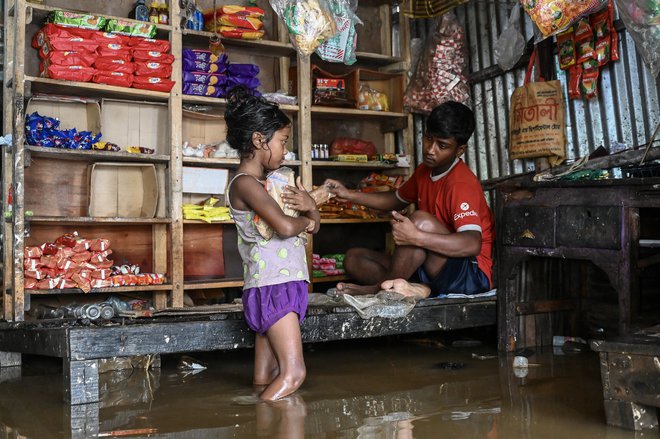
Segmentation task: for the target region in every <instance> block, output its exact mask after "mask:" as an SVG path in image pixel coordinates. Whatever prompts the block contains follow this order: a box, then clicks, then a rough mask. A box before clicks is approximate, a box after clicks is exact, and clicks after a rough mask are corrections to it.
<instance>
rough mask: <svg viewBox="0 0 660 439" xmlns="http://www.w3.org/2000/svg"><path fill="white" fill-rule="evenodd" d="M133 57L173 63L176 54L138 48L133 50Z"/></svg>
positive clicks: (140, 59) (138, 59)
mask: <svg viewBox="0 0 660 439" xmlns="http://www.w3.org/2000/svg"><path fill="white" fill-rule="evenodd" d="M133 59H134V60H135V61H155V62H160V63H163V64H172V63H173V62H174V55H172V54H169V53H164V52H158V51H154V50H143V49H136V50H134V51H133Z"/></svg>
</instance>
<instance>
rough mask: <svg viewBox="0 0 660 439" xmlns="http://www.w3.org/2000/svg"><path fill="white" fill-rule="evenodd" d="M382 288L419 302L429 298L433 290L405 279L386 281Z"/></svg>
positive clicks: (381, 285)
mask: <svg viewBox="0 0 660 439" xmlns="http://www.w3.org/2000/svg"><path fill="white" fill-rule="evenodd" d="M380 288H381V289H383V290H385V291H394V292H396V293H399V294H402V295H404V296H406V297H413V298H415V299H418V300H419V299H424V298H427V297H429V295H430V294H431V289H430V288H429V287H428V286H426V285H424V284H417V283H411V282H408V281H407V280H405V279H392V280H386V281H384V282H383V283H382V284H380Z"/></svg>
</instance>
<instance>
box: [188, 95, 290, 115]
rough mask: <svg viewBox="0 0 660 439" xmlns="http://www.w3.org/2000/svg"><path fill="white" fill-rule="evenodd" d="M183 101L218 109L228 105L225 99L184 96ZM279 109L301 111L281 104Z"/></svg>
mask: <svg viewBox="0 0 660 439" xmlns="http://www.w3.org/2000/svg"><path fill="white" fill-rule="evenodd" d="M181 99H182V100H183V103H184V104H200V105H215V106H218V107H224V106H226V105H227V100H226V99H225V98H211V97H208V96H195V95H183V96H182V97H181ZM279 107H280V109H281V110H282V111H284V112H291V113H295V112H297V111H298V110H299V108H298V106H297V105H289V104H279Z"/></svg>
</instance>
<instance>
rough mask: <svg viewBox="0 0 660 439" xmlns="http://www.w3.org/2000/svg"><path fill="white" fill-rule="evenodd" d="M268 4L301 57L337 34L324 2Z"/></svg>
mask: <svg viewBox="0 0 660 439" xmlns="http://www.w3.org/2000/svg"><path fill="white" fill-rule="evenodd" d="M270 4H271V6H272V7H273V10H274V11H275V13H277V16H278V17H280V18H281V19H282V21H284V24H285V25H286V27H287V29H288V30H289V37H290V38H291V43H292V44H293V45H294V47H295V48H296V49H297V50H298V52H300V54H302V55H305V56H309V55H311V54H312V53H313V52H314V50H316V48H317V47H318V46H319V45H320V44H322V43H323V42H324V41H325V40H326V39H328V38H330V37H332V36H333V35H334V34H336V33H337V26H336V24H335V21H334V19H333V17H332V14H331V13H330V9H329V7H328V4H327V3H326V0H270Z"/></svg>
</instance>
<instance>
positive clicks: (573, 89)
mask: <svg viewBox="0 0 660 439" xmlns="http://www.w3.org/2000/svg"><path fill="white" fill-rule="evenodd" d="M566 74H568V98H569V99H580V98H581V97H582V93H581V91H580V82H582V66H580V65H575V66H573V67H571V68H570V69H569V70H568V71H567V72H566Z"/></svg>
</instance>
